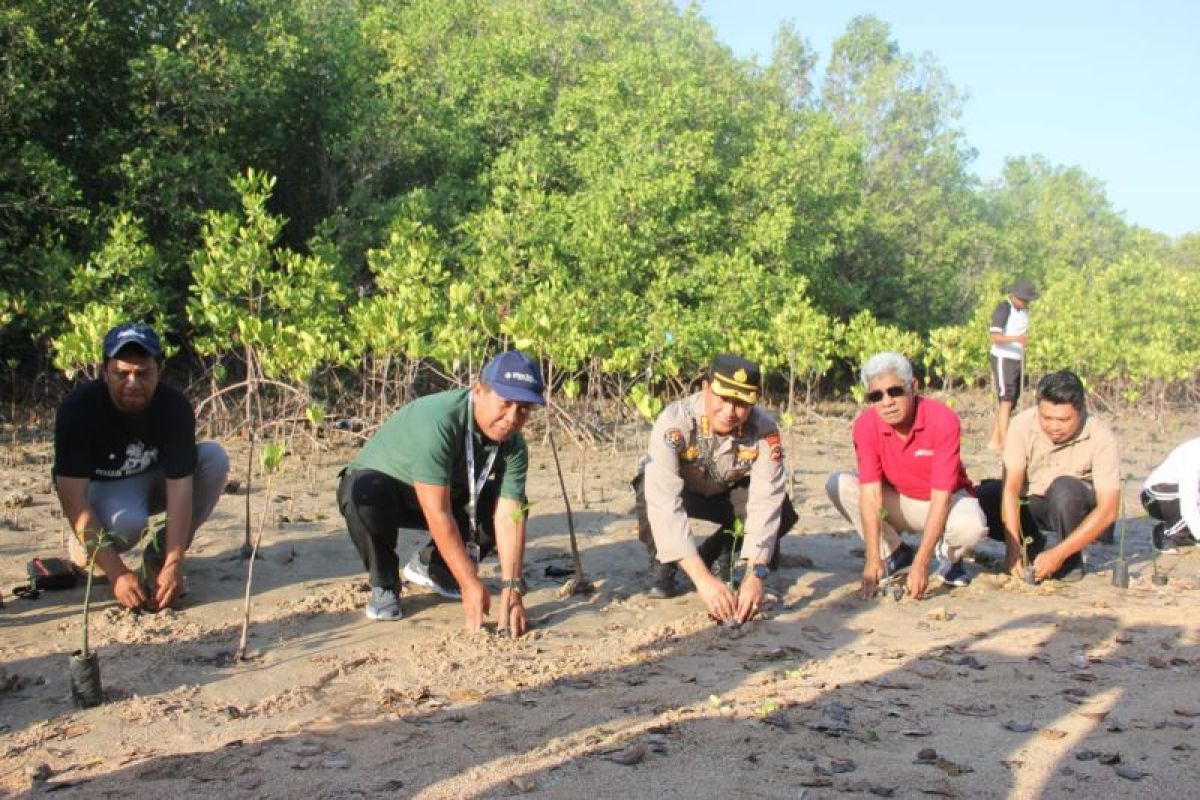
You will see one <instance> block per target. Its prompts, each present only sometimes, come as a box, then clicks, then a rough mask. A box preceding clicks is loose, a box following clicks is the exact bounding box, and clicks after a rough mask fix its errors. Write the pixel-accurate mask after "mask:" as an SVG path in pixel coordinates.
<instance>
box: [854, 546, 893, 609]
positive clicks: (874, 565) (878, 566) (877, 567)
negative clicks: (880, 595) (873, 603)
mask: <svg viewBox="0 0 1200 800" xmlns="http://www.w3.org/2000/svg"><path fill="white" fill-rule="evenodd" d="M886 576H887V568H885V567H884V566H883V559H882V558H880V557H879V556H876V557H875V558H871V557H870V556H867V563H866V564H865V565H864V566H863V572H862V586H860V587H859V589H858V596H859V597H861V598H862V599H863V600H870V599H871V598H872V597H874V596H875V590H876V589H877V588H878V587H879V582H880V581H881V580H883V579H884V578H885V577H886Z"/></svg>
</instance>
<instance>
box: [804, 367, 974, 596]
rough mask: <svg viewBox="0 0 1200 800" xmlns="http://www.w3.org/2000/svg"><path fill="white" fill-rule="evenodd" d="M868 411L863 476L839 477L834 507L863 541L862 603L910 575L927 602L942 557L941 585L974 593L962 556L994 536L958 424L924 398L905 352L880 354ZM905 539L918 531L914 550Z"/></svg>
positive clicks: (869, 383)
mask: <svg viewBox="0 0 1200 800" xmlns="http://www.w3.org/2000/svg"><path fill="white" fill-rule="evenodd" d="M862 382H863V385H864V386H865V387H866V389H867V402H868V403H869V404H870V408H868V409H867V410H866V411H864V412H863V413H862V414H860V415H859V416H858V419H856V420H855V421H854V451H855V453H856V455H857V458H858V470H857V472H835V473H834V474H832V475H830V476H829V480H828V481H826V483H825V491H826V492H827V493H828V494H829V499H830V500H831V501H832V502H833V504H834V506H836V507H837V509H838V511H840V512H841V514H842V516H843V517H845V518H846V519H847V521H849V522H850V523H851V524H852V525H853V526H854V528H855V530H857V531H858V534H859V535H860V536H862V537H863V541H864V542H865V543H866V564H865V566H864V567H863V576H862V588H861V590H860V592H859V594H860V595H861V596H862V597H863V598H868V597H871V596H872V595H873V594H874V593H875V589H876V587H877V586H878V584H879V582H880V581H881V580H883V579H885V578H889V577H891V576H893V575H897V574H899V573H901V572H904V571H905V570H908V579H907V589H908V593H909V594H910V595H911V596H912V597H914V598H916V599H918V600H919V599H921V598H922V597H923V596H924V595H925V590H926V589H927V588H928V585H929V566H930V563H931V561H932V559H933V556H934V555H935V554H936V555H937V556H938V560H939V562H940V565H939V570H938V572H939V574H940V576H941V579H942V581H943V582H945V583H947V584H949V585H952V586H966V585H967V584H968V583H970V581H971V578H970V575H969V574H968V573H967V570H966V567H964V566H963V564H962V557H963V555H965V554H966V553H968V552H970V551H971V550H972V549H974V547H975V545H976V544H978V543H979V541H980V540H981V539H983V538H984V537H985V536H986V535H987V518H986V517H985V516H984V514H983V510H982V509H981V508H980V507H979V501H977V500H976V499H975V497H974V496H973V493H972V492H973V490H972V488H971V481H970V479H968V478H967V471H966V470H965V469H964V468H963V464H962V459H961V458H960V457H959V441H960V425H959V421H958V416H957V415H956V414H955V413H954V412H953V411H951V410H950V409H949V408H948V407H947V406H946V405H944V404H942V403H939V402H938V401H936V400H931V399H929V398H928V397H920V396H919V395H918V394H917V382H916V380H915V379H914V378H913V372H912V365H911V364H910V363H909V362H908V359H906V358H905V357H904V356H902V355H900V354H899V353H879V354H877V355H875V356H872V357H871V358H870V359H869V360H868V361H867V363H865V364H863V367H862ZM901 531H920V532H921V541H920V543H919V544H918V545H917V547H916V549H915V550H914V549H913V547H912V546H911V545H909V544H905V542H904V539H903V538H901V536H900V532H901Z"/></svg>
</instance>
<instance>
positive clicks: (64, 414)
mask: <svg viewBox="0 0 1200 800" xmlns="http://www.w3.org/2000/svg"><path fill="white" fill-rule="evenodd" d="M154 467H157V468H160V469H161V470H162V472H163V475H164V476H166V477H167V478H169V479H172V480H174V479H177V478H186V477H187V476H188V475H191V474H192V473H193V472H195V470H196V420H195V416H194V415H193V414H192V407H191V404H189V403H188V401H187V398H185V397H184V396H183V395H182V394H181V393H180V392H179V390H177V389H175V388H174V387H171V386H168V385H166V384H163V383H160V384H159V385H158V389H157V390H156V391H155V392H154V397H153V399H151V401H150V405H149V407H148V408H147V409H146V410H145V412H143V413H141V414H138V415H132V416H131V415H127V414H122V413H121V412H119V411H118V410H117V408H116V406H114V405H113V403H112V399H111V398H110V397H109V395H108V388H107V387H106V386H105V385H104V381H103V380H96V381H92V382H91V383H88V384H85V385H83V386H80V387H79V388H78V389H76V390H75V391H73V392H71V394H69V395H68V396H67V399H66V400H64V401H63V404H62V405H61V406H60V407H59V409H58V416H57V418H56V419H55V423H54V474H55V475H58V476H61V477H64V478H88V479H90V480H99V481H105V480H119V479H121V478H129V477H132V476H134V475H140V474H142V473H143V472H145V471H147V470H149V469H152V468H154Z"/></svg>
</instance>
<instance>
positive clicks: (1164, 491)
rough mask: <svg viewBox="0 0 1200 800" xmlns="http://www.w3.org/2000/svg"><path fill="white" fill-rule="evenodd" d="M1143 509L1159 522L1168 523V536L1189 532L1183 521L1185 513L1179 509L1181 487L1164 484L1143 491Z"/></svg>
mask: <svg viewBox="0 0 1200 800" xmlns="http://www.w3.org/2000/svg"><path fill="white" fill-rule="evenodd" d="M1142 508H1144V509H1146V513H1147V514H1149V515H1150V516H1152V517H1154V518H1155V519H1156V520H1158V521H1159V522H1164V523H1166V531H1165V533H1166V535H1167V536H1171V535H1173V534H1176V533H1179V532H1180V531H1187V532H1188V533H1194V532H1193V531H1190V530H1188V526H1187V523H1185V522H1184V521H1183V513H1182V512H1181V511H1180V508H1179V486H1178V485H1177V484H1173V483H1163V484H1157V485H1155V486H1151V487H1150V490H1149V491H1147V490H1145V489H1143V490H1142Z"/></svg>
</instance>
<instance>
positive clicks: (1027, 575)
mask: <svg viewBox="0 0 1200 800" xmlns="http://www.w3.org/2000/svg"><path fill="white" fill-rule="evenodd" d="M1031 544H1033V537H1032V536H1026V535H1025V531H1021V578H1022V579H1023V580H1024V581H1025V582H1026V583H1028V584H1029V585H1031V586H1032V585H1033V584H1035V583H1037V579H1036V575H1037V572H1036V570H1034V568H1033V564H1032V563H1031V562H1030V561H1029V545H1031Z"/></svg>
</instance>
